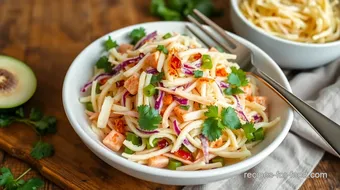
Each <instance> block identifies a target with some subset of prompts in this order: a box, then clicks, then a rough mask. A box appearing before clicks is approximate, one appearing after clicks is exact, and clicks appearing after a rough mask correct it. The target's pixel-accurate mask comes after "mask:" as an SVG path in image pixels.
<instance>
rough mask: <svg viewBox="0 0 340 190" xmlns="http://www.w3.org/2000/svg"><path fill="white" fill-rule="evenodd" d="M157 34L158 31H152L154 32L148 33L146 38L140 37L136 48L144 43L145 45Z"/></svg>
mask: <svg viewBox="0 0 340 190" xmlns="http://www.w3.org/2000/svg"><path fill="white" fill-rule="evenodd" d="M156 36H157V31H154V32H152V33H150V34H148V35H146V36H145V37H144V38H142V39H140V40H139V41H138V42H137V43H136V45H135V47H134V49H135V50H136V49H138V48H140V47H142V45H144V44H145V43H146V42H147V41H149V40H151V39H153V38H155V37H156Z"/></svg>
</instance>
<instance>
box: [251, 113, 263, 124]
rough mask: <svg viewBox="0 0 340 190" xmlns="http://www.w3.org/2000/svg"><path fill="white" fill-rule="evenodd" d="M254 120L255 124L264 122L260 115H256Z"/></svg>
mask: <svg viewBox="0 0 340 190" xmlns="http://www.w3.org/2000/svg"><path fill="white" fill-rule="evenodd" d="M253 118H254V123H259V122H262V121H263V118H262V116H260V115H259V114H256V115H254V116H253Z"/></svg>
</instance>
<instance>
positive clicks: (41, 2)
mask: <svg viewBox="0 0 340 190" xmlns="http://www.w3.org/2000/svg"><path fill="white" fill-rule="evenodd" d="M148 5H149V1H148V0H73V1H72V0H57V1H53V0H50V1H48V0H0V54H7V55H10V56H13V57H16V58H18V59H21V60H24V61H25V62H27V63H29V64H30V63H34V64H33V65H34V67H33V69H34V70H35V72H39V67H40V66H42V65H45V67H48V66H46V65H48V64H49V62H54V63H55V62H58V63H59V64H63V65H69V64H70V63H71V62H72V60H73V59H74V58H75V56H76V55H77V54H78V53H79V52H80V51H81V50H82V49H83V48H85V47H86V46H87V45H88V44H89V43H90V42H91V41H93V40H95V39H96V38H98V37H100V36H102V35H103V34H106V33H108V32H110V31H113V30H116V29H119V28H122V27H125V26H128V25H132V24H136V23H142V22H150V21H156V20H158V18H155V17H153V16H151V15H150V13H149V11H148ZM216 5H217V6H218V7H220V8H223V9H224V10H225V15H224V16H223V17H220V18H215V19H214V21H216V22H217V23H218V24H219V25H220V26H222V27H223V28H225V29H226V30H232V28H231V24H230V21H229V18H228V17H229V11H228V6H229V5H228V3H226V1H225V0H216ZM64 68H65V69H64ZM63 69H64V70H63V71H62V72H63V73H66V67H63ZM51 73H53V71H52V72H51ZM51 77H55V78H57V79H58V81H59V83H57V84H52V83H49V79H46V78H39V76H38V80H39V84H40V85H56V87H57V88H61V87H62V78H63V77H64V76H51ZM37 93H44V92H43V91H41V90H39V89H38V91H37ZM33 99H34V98H33ZM60 99H61V94H60ZM51 101H52V100H51ZM58 101H59V102H61V101H60V100H58ZM47 103H48V102H39V100H35V102H34V104H37V105H38V106H42V107H47V105H46V104H47ZM52 109H53V108H49V110H52ZM63 119H64V120H66V118H63ZM2 166H6V167H9V168H11V169H12V171H13V173H14V175H15V176H17V175H18V174H20V173H22V172H23V171H24V170H26V169H27V168H28V167H29V166H28V165H27V164H25V163H24V162H22V161H20V160H18V159H16V158H13V157H11V156H10V155H8V154H6V153H4V152H3V151H1V150H0V167H2ZM314 172H326V173H327V174H328V178H327V179H307V180H306V181H305V183H304V184H303V186H302V188H301V189H338V188H340V182H339V179H340V163H339V159H337V158H335V157H334V156H332V155H330V154H328V153H326V154H325V156H324V157H323V159H322V161H321V162H320V163H319V164H318V166H317V167H316V168H315V170H314ZM32 176H39V174H38V173H37V172H36V171H32V172H30V173H29V174H28V175H27V176H26V179H27V178H29V177H32ZM40 177H41V176H40ZM179 188H180V187H169V186H164V187H162V188H161V189H179ZM44 189H60V188H59V187H57V186H56V185H54V184H52V183H50V182H49V181H47V180H46V183H45V186H44Z"/></svg>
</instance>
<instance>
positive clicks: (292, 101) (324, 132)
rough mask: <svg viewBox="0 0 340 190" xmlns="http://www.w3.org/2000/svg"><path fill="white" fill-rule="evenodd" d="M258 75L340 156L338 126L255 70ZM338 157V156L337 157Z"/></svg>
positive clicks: (339, 132) (339, 128) (339, 131)
mask: <svg viewBox="0 0 340 190" xmlns="http://www.w3.org/2000/svg"><path fill="white" fill-rule="evenodd" d="M256 73H257V74H258V75H260V76H261V77H262V79H263V80H265V82H267V83H268V84H269V85H268V86H269V87H270V88H272V90H274V91H276V92H278V94H279V95H281V98H282V99H283V100H285V101H286V102H287V103H288V104H289V105H290V106H291V107H292V108H293V109H294V110H295V111H296V112H297V113H299V114H300V115H301V117H302V118H303V119H305V120H306V122H307V123H308V124H310V125H311V126H312V128H313V129H314V130H315V131H316V132H317V133H318V134H319V135H320V136H321V137H322V138H323V139H324V140H325V141H326V142H327V143H328V145H330V147H332V148H333V150H334V151H335V152H336V153H338V156H339V155H340V126H339V125H338V124H336V123H335V122H334V121H332V120H331V119H329V118H328V117H326V116H325V115H323V114H322V113H320V112H318V111H317V110H315V109H314V108H313V107H311V106H310V105H308V104H307V103H305V102H304V101H302V100H301V99H300V98H298V97H297V96H295V95H294V94H292V93H291V92H289V91H288V90H286V89H285V88H284V87H282V86H281V85H280V84H279V83H277V82H276V81H275V80H274V79H272V78H271V77H270V76H268V75H267V74H266V73H264V72H262V71H260V70H257V72H256ZM339 157H340V156H339Z"/></svg>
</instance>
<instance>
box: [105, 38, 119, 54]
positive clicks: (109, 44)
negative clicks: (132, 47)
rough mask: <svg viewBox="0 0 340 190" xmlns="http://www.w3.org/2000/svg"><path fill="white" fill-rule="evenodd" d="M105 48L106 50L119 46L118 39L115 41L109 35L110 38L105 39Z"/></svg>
mask: <svg viewBox="0 0 340 190" xmlns="http://www.w3.org/2000/svg"><path fill="white" fill-rule="evenodd" d="M104 45H105V49H106V51H109V50H110V49H112V48H115V47H118V44H117V41H113V40H112V39H111V36H109V39H107V40H106V41H105V44H104Z"/></svg>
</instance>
